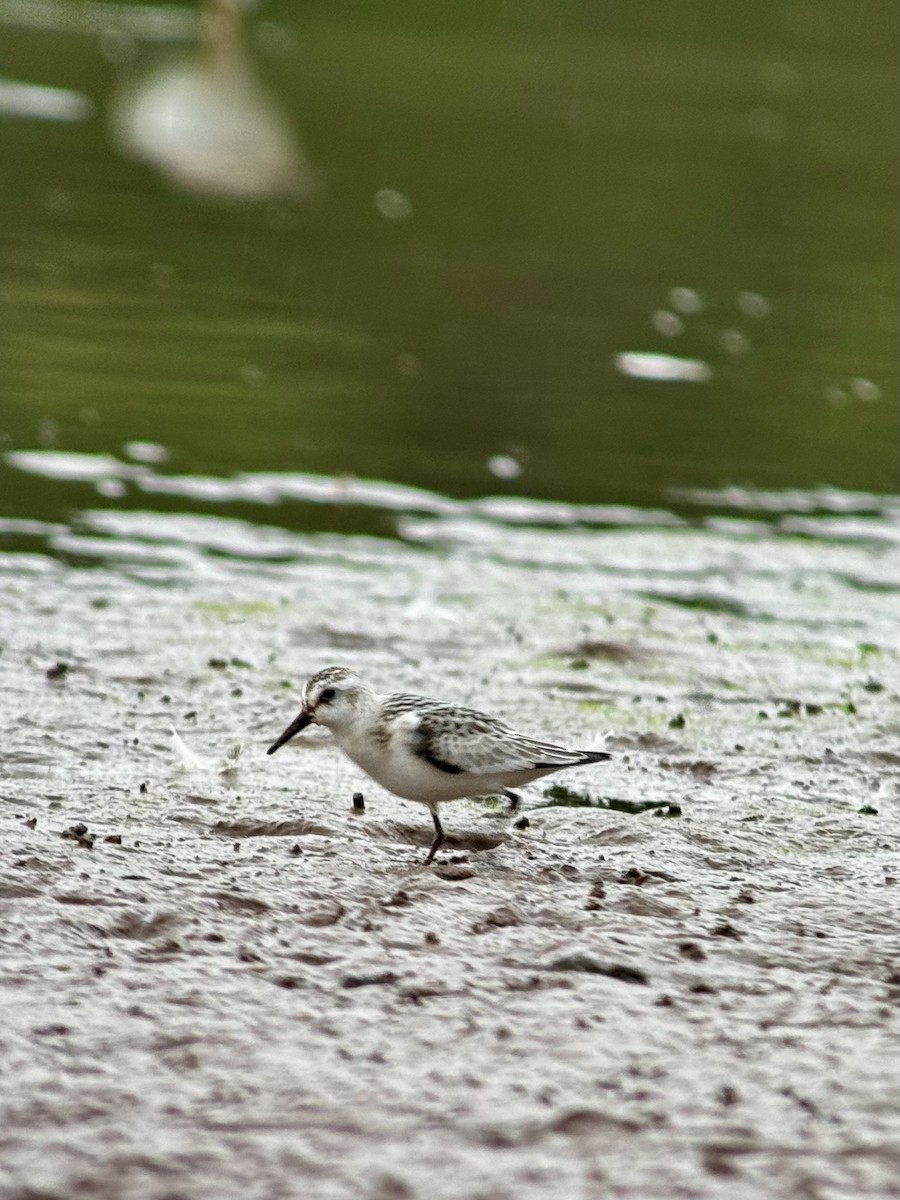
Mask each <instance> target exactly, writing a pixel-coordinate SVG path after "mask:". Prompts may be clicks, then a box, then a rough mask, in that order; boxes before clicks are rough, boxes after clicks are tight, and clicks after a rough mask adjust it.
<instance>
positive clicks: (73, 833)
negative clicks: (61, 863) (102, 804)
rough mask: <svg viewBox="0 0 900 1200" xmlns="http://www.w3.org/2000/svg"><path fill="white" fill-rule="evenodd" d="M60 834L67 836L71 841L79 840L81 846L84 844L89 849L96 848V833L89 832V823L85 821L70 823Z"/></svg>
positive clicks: (63, 836)
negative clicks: (86, 823)
mask: <svg viewBox="0 0 900 1200" xmlns="http://www.w3.org/2000/svg"><path fill="white" fill-rule="evenodd" d="M59 836H60V837H62V838H66V839H67V840H68V841H70V842H77V843H78V845H79V846H84V847H85V848H86V849H88V850H93V848H94V841H95V838H94V835H93V834H91V833H88V829H87V825H85V823H84V822H83V821H78V822H77V823H76V824H75V825H70V826H69V828H68V829H64V830H63V832H62V833H61V834H60V835H59Z"/></svg>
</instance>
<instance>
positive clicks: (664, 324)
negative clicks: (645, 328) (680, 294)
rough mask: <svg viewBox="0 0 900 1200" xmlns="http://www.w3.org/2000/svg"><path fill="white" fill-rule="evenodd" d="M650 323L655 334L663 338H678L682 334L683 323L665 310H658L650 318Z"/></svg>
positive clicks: (679, 318)
mask: <svg viewBox="0 0 900 1200" xmlns="http://www.w3.org/2000/svg"><path fill="white" fill-rule="evenodd" d="M650 323H651V325H652V326H653V328H654V329H655V330H656V332H657V333H661V334H662V335H663V336H664V337H678V335H679V334H680V333H684V321H682V319H681V317H679V316H676V315H675V313H673V312H669V310H668V309H667V308H658V309H657V310H656V312H655V313H653V315H652V316H651V318H650Z"/></svg>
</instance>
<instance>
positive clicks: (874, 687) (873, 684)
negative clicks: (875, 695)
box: [863, 679, 884, 692]
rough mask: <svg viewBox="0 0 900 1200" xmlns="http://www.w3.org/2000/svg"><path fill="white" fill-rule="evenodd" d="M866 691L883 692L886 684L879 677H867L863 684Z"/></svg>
mask: <svg viewBox="0 0 900 1200" xmlns="http://www.w3.org/2000/svg"><path fill="white" fill-rule="evenodd" d="M863 691H864V692H883V691H884V684H883V683H881V682H880V681H879V680H877V679H867V680H866V682H865V683H864V684H863Z"/></svg>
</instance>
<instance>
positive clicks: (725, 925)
mask: <svg viewBox="0 0 900 1200" xmlns="http://www.w3.org/2000/svg"><path fill="white" fill-rule="evenodd" d="M712 935H713V937H727V938H735V939H736V940H739V939H740V938H742V937H743V936H744V935H743V934H742V933H741V931H740V930H739V929H735V927H734V926H733V925H732V924H731V922H730V921H721V922H720V923H719V924H718V925H716V926H714V927H713V929H712Z"/></svg>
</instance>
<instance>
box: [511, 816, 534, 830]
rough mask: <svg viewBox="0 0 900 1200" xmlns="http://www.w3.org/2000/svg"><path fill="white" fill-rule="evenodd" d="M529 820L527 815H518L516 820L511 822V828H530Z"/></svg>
mask: <svg viewBox="0 0 900 1200" xmlns="http://www.w3.org/2000/svg"><path fill="white" fill-rule="evenodd" d="M530 828H531V822H530V821H529V820H528V818H527V817H519V819H518V821H514V822H513V829H530Z"/></svg>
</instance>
